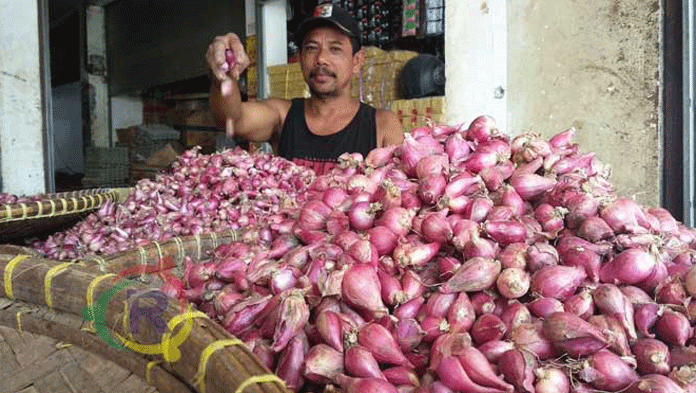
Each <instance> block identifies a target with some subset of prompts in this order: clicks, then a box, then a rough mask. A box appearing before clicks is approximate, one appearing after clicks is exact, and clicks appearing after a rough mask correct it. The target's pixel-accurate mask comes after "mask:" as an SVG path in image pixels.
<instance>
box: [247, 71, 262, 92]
mask: <svg viewBox="0 0 696 393" xmlns="http://www.w3.org/2000/svg"><path fill="white" fill-rule="evenodd" d="M246 81H247V96H248V97H258V95H259V71H258V68H257V67H256V64H254V65H251V66H249V67H248V68H247V74H246Z"/></svg>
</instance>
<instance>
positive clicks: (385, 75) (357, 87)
mask: <svg viewBox="0 0 696 393" xmlns="http://www.w3.org/2000/svg"><path fill="white" fill-rule="evenodd" d="M417 55H418V53H417V52H411V51H402V50H394V51H383V50H381V49H379V48H376V47H367V48H365V64H364V65H363V66H362V68H361V70H360V74H359V75H357V76H354V77H353V97H355V98H359V99H360V101H362V102H364V103H366V104H370V105H372V106H374V107H376V108H386V107H388V103H389V102H390V101H394V100H397V99H399V98H400V96H399V75H400V74H401V69H402V68H404V65H405V64H406V62H408V61H409V60H410V59H412V58H413V57H415V56H417Z"/></svg>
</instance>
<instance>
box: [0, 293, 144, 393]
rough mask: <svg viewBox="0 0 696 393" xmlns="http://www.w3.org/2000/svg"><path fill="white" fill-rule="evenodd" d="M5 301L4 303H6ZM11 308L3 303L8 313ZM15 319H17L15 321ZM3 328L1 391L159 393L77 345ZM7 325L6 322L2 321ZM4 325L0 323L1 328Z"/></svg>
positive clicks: (0, 332) (0, 306) (0, 341)
mask: <svg viewBox="0 0 696 393" xmlns="http://www.w3.org/2000/svg"><path fill="white" fill-rule="evenodd" d="M3 300H4V299H3ZM9 307H10V306H9V305H8V304H7V301H5V305H4V306H3V302H2V301H0V309H2V310H3V311H0V312H5V313H7V312H8V310H9ZM12 319H15V318H12ZM24 319H25V325H26V326H25V327H24V328H22V329H21V330H18V329H17V328H13V327H8V326H0V391H2V392H8V393H14V392H21V393H49V392H50V393H111V392H113V393H116V392H118V393H131V392H132V393H141V392H144V393H156V392H157V391H158V390H157V389H156V388H154V387H153V386H150V385H148V384H147V382H146V381H145V380H144V379H143V378H142V377H140V376H138V375H137V374H135V373H134V372H132V371H130V370H128V369H126V368H123V367H121V366H119V365H118V364H116V363H114V362H113V361H111V360H108V359H107V358H105V357H102V356H99V355H98V354H96V353H94V352H90V351H87V350H85V349H83V348H81V347H79V346H77V345H73V344H68V343H66V342H64V341H60V340H58V339H55V338H51V337H47V336H43V335H39V334H34V333H31V332H30V331H29V330H28V329H29V328H31V325H30V324H29V323H28V321H27V320H26V318H24ZM0 321H4V322H7V318H4V319H3V318H0ZM2 324H3V323H1V322H0V325H2Z"/></svg>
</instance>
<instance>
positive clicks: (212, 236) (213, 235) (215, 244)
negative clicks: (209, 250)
mask: <svg viewBox="0 0 696 393" xmlns="http://www.w3.org/2000/svg"><path fill="white" fill-rule="evenodd" d="M210 240H211V241H212V242H213V250H214V249H216V248H217V247H218V237H217V233H215V232H211V233H210Z"/></svg>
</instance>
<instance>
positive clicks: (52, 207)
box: [48, 199, 56, 217]
mask: <svg viewBox="0 0 696 393" xmlns="http://www.w3.org/2000/svg"><path fill="white" fill-rule="evenodd" d="M48 202H50V203H51V214H49V216H50V217H52V216H55V215H56V201H54V200H53V199H49V200H48Z"/></svg>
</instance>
